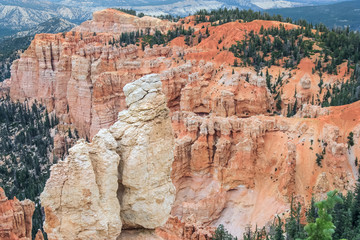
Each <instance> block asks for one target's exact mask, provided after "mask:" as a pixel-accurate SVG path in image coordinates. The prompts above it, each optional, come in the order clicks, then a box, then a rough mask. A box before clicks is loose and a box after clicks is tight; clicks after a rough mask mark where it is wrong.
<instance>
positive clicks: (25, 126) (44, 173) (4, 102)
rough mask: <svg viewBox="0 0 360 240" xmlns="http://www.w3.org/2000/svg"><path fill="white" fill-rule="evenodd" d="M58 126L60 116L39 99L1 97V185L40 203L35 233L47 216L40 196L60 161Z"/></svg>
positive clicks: (72, 135) (10, 192)
mask: <svg viewBox="0 0 360 240" xmlns="http://www.w3.org/2000/svg"><path fill="white" fill-rule="evenodd" d="M57 125H58V119H57V117H56V116H55V115H50V114H48V112H47V110H46V109H45V107H44V106H42V105H40V104H38V103H36V102H35V103H33V104H30V103H28V102H25V103H19V102H12V101H11V100H10V99H9V98H2V99H0V134H1V139H0V187H2V188H3V189H4V190H5V192H6V194H7V196H8V197H9V198H13V197H15V196H16V197H17V198H18V199H19V200H23V199H30V200H32V201H34V202H35V203H36V209H35V213H34V216H33V236H35V234H36V232H37V229H41V228H42V224H43V219H44V218H43V217H44V215H43V213H42V211H41V208H40V204H39V196H40V194H41V192H42V191H43V189H44V187H45V183H46V181H47V179H48V178H49V175H50V166H51V165H52V164H54V163H56V162H57V161H58V158H57V157H56V156H53V154H52V150H53V148H54V142H53V137H54V134H55V132H56V131H57V130H56V126H57ZM76 135H77V134H76V133H73V134H71V136H69V135H67V137H70V138H71V137H73V138H75V137H76ZM68 147H69V146H68ZM60 157H61V156H60Z"/></svg>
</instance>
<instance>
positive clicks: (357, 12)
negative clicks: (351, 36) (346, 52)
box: [266, 0, 360, 31]
mask: <svg viewBox="0 0 360 240" xmlns="http://www.w3.org/2000/svg"><path fill="white" fill-rule="evenodd" d="M266 12H268V13H270V14H280V15H282V16H283V17H291V18H292V19H294V20H298V19H305V20H307V21H309V22H312V23H314V24H316V23H320V22H321V23H324V24H325V25H327V26H328V27H330V28H332V27H345V26H350V28H351V29H352V30H356V31H359V30H360V1H358V0H354V1H346V2H340V3H335V4H329V5H322V6H308V7H295V8H283V9H270V10H267V11H266Z"/></svg>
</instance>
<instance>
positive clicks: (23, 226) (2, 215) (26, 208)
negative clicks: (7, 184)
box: [0, 188, 35, 240]
mask: <svg viewBox="0 0 360 240" xmlns="http://www.w3.org/2000/svg"><path fill="white" fill-rule="evenodd" d="M34 211H35V204H34V203H33V202H32V201H30V200H24V201H19V200H18V199H16V198H14V199H13V200H9V199H8V198H7V197H6V195H5V192H4V190H3V189H2V188H0V239H2V240H18V239H21V240H31V239H32V238H31V230H32V215H33V213H34Z"/></svg>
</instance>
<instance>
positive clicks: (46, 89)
mask: <svg viewBox="0 0 360 240" xmlns="http://www.w3.org/2000/svg"><path fill="white" fill-rule="evenodd" d="M116 14H117V13H116V12H114V11H113V10H106V11H102V12H100V13H98V14H94V20H93V21H90V22H88V23H85V24H83V25H81V26H80V27H79V28H77V29H74V32H73V33H67V34H66V35H65V37H64V36H63V35H62V34H55V35H49V34H43V35H37V36H36V38H35V39H34V41H33V42H32V44H31V46H30V48H29V49H28V50H27V51H26V52H25V53H24V54H23V55H22V56H21V59H20V60H18V61H16V62H15V63H14V65H13V68H12V78H11V84H10V85H9V86H11V87H10V88H11V89H10V95H11V97H12V98H13V99H20V100H22V99H25V98H31V99H37V100H38V101H42V102H44V103H46V105H47V107H48V110H49V111H55V112H56V114H57V116H59V117H60V120H61V122H62V123H64V124H69V125H70V124H71V125H72V126H73V127H75V128H76V129H78V130H79V132H80V134H81V135H82V136H83V137H85V136H88V137H89V138H90V137H92V136H95V135H96V134H97V133H98V132H99V130H100V129H102V128H109V130H102V131H100V132H99V133H98V135H96V136H95V138H94V139H93V141H92V143H91V144H89V143H85V142H80V143H79V144H78V145H77V146H76V147H74V149H75V152H74V151H73V150H72V151H71V153H70V156H69V157H68V159H67V160H65V161H64V162H61V163H59V166H55V167H54V170H53V173H52V177H51V178H50V180H49V183H48V186H49V188H48V189H47V190H46V192H48V193H51V195H48V193H46V192H45V193H44V194H43V198H44V203H43V204H45V205H44V206H45V211H46V212H47V219H46V226H47V228H46V229H47V231H50V235H51V234H52V233H51V232H53V233H54V235H53V236H58V235H56V234H59V236H60V235H61V234H66V233H65V232H62V231H65V229H66V228H65V227H66V225H64V228H63V227H60V225H61V221H59V219H60V218H61V219H66V218H67V217H69V218H68V219H69V220H64V221H63V223H66V222H67V223H70V222H71V224H74V226H76V229H74V228H71V227H69V229H71V230H72V231H77V232H78V233H80V232H81V234H84V236H86V234H88V233H89V234H91V233H90V232H88V230H87V229H88V227H86V226H94V228H91V229H93V230H94V231H95V232H97V233H99V234H102V235H103V236H107V237H109V238H111V237H113V236H115V235H117V234H118V233H119V232H118V231H119V228H121V225H122V228H123V229H127V231H126V233H125V231H123V232H122V236H121V237H122V239H128V238H129V239H130V237H133V238H134V239H136V237H138V236H139V234H140V235H142V236H147V237H149V239H150V237H151V238H154V239H156V238H157V237H158V236H161V237H162V238H164V239H211V234H212V231H213V229H214V227H215V226H217V225H219V224H220V223H221V224H224V225H225V226H226V228H227V229H229V230H230V232H231V233H232V234H234V235H237V236H239V237H241V236H242V232H243V231H244V229H245V226H247V225H248V224H251V225H252V226H253V227H255V226H256V225H257V226H263V225H266V224H267V223H268V222H269V221H271V220H272V219H273V217H274V215H276V214H279V213H282V212H286V211H287V210H288V209H289V203H290V199H291V197H292V196H294V197H295V198H296V199H297V200H299V201H301V202H304V203H307V202H308V201H309V200H310V198H311V196H312V194H315V195H316V196H317V197H321V196H322V194H324V193H325V192H326V191H328V190H331V189H333V188H337V189H339V190H345V189H348V188H349V187H351V186H352V185H353V183H354V179H355V178H356V177H357V170H356V166H355V164H354V162H355V158H356V156H360V148H359V145H358V144H357V142H358V141H359V137H360V126H359V125H358V124H359V122H360V119H359V117H358V116H360V104H359V103H354V104H351V105H348V106H343V107H333V108H320V107H316V106H312V105H309V104H306V105H303V107H302V110H301V111H299V112H298V113H297V115H296V116H295V117H293V118H286V117H282V116H274V114H273V113H274V112H275V110H276V106H275V99H274V98H276V96H274V95H273V94H271V92H270V91H269V89H268V88H267V86H266V85H267V84H266V78H265V70H264V71H263V74H262V75H263V76H261V75H258V74H256V72H255V71H254V70H253V69H251V68H249V67H237V68H234V67H232V66H231V65H232V64H233V63H234V56H233V54H232V53H230V52H229V51H225V49H226V48H229V47H230V46H231V44H233V43H235V42H236V41H241V40H243V38H244V36H245V33H246V31H248V32H249V31H251V30H254V31H259V30H260V28H261V26H264V28H270V27H273V26H279V25H280V23H279V22H274V21H253V22H250V23H241V22H233V23H227V24H223V25H220V26H210V24H208V25H205V27H204V28H202V26H204V24H198V25H195V24H194V23H195V22H194V21H193V22H189V23H188V21H187V19H186V22H187V23H186V24H185V27H186V28H187V27H188V26H191V27H194V28H195V30H196V34H197V35H196V36H198V34H199V32H201V34H202V36H205V31H206V28H208V29H209V32H210V36H208V37H207V38H203V39H202V41H201V43H199V44H194V46H187V45H186V44H185V43H184V37H178V38H175V39H174V40H173V41H171V42H170V43H169V44H168V45H167V46H157V45H155V46H154V47H153V48H149V47H146V48H145V49H144V50H142V48H141V46H136V45H129V46H127V47H119V46H116V45H114V46H113V45H109V44H108V43H109V40H112V39H113V37H114V36H116V34H114V32H115V33H120V32H121V31H133V30H137V29H140V28H141V27H139V26H140V25H136V24H134V21H135V20H136V18H135V17H133V16H131V17H130V16H127V15H119V16H118V15H116ZM95 15H98V16H99V17H96V18H95ZM107 19H112V20H107ZM117 21H118V22H119V24H118V25H116V24H115V25H112V22H117ZM120 23H124V25H121V24H120ZM119 25H121V27H119ZM164 26H167V24H165V25H164ZM285 27H286V28H287V29H290V28H295V27H297V26H295V25H292V24H285ZM150 28H151V29H152V31H153V30H155V28H156V27H155V28H152V27H150ZM116 29H118V30H116ZM119 29H120V30H119ZM129 29H131V30H129ZM87 31H90V32H87ZM117 31H118V32H117ZM92 32H97V34H96V36H94V34H93V33H92ZM219 39H221V40H222V42H221V43H220V44H219ZM317 57H318V56H317V55H315V56H313V59H309V58H304V59H302V60H301V62H300V64H299V65H298V69H296V70H285V69H283V68H282V67H279V66H272V67H271V68H269V69H268V70H269V73H270V74H272V75H273V76H274V77H273V78H272V79H271V84H275V82H276V81H277V78H278V77H280V75H281V77H282V81H283V82H284V84H283V85H282V86H281V88H278V89H277V91H278V93H279V97H280V99H281V100H282V109H283V110H282V114H283V115H286V108H287V104H289V103H290V104H292V103H293V102H294V101H295V99H296V100H297V102H298V104H299V105H300V104H303V103H308V102H309V101H310V100H311V98H312V96H314V95H316V94H319V90H320V88H319V82H320V77H319V76H318V75H314V74H312V68H314V67H315V65H314V64H313V61H315V59H316V58H317ZM233 70H234V72H233ZM153 73H155V74H157V75H156V76H153V75H150V76H148V77H147V78H151V79H153V78H156V79H157V80H156V81H155V82H156V84H155V85H154V86H153V87H154V88H155V89H157V90H156V92H158V91H160V82H159V81H158V80H159V79H160V81H161V83H162V87H161V88H162V91H163V92H164V94H165V96H166V99H167V100H166V104H165V98H164V96H163V95H156V96H155V95H154V93H152V90H149V87H148V86H147V84H146V83H147V80H146V79H147V78H145V80H144V79H143V80H141V81H136V80H137V79H139V78H141V77H143V76H145V75H148V74H153ZM339 76H348V75H347V73H346V71H345V68H344V67H343V66H341V68H340V69H339ZM323 80H324V84H327V85H332V84H333V83H335V82H336V81H337V79H336V78H335V77H333V76H329V75H327V74H324V76H323ZM134 81H135V82H134ZM131 82H134V84H132V85H127V86H126V87H125V88H124V86H125V85H126V84H128V83H131ZM140 82H141V83H140ZM7 86H8V85H7ZM123 89H124V90H123ZM295 90H296V95H295ZM324 92H325V91H323V92H322V94H324ZM294 95H295V96H294ZM321 97H322V95H321V93H320V95H319V98H321ZM142 100H144V101H145V100H146V101H145V102H146V104H145V102H143V103H144V105H142V104H141V105H139V102H137V101H142ZM165 105H167V107H168V108H169V109H170V112H168V111H169V110H168V109H167V108H166V107H165ZM128 106H129V107H128ZM126 108H128V110H125V111H123V112H122V113H121V114H118V112H119V111H122V110H124V109H126ZM167 114H169V116H170V117H171V120H170V119H168V118H165V116H167ZM154 116H156V118H155V119H153V117H154ZM161 119H162V120H161ZM115 122H116V123H115ZM170 122H171V124H170ZM114 123H115V124H114ZM170 125H172V128H173V130H174V131H173V133H174V137H175V143H174V146H175V150H174V162H173V165H172V173H171V179H172V181H173V184H174V185H175V186H176V198H175V202H174V204H173V207H172V209H171V215H172V216H171V217H170V218H169V219H168V220H167V221H166V220H164V219H165V218H166V216H167V214H168V212H169V211H170V210H169V206H170V205H169V203H171V202H172V201H173V194H174V193H173V191H174V189H173V187H172V186H171V184H170V180H169V178H168V176H165V175H162V174H160V175H157V174H158V173H157V174H155V173H156V172H152V171H156V170H157V169H159V171H160V170H161V172H162V173H165V172H167V173H169V172H170V170H169V169H170V166H169V165H166V166H163V165H161V166H154V165H152V164H151V162H149V161H150V159H156V161H158V159H159V158H161V159H170V157H171V156H170V155H171V154H172V152H171V150H170V149H172V148H171V147H170V145H171V144H172V143H173V142H172V141H173V139H172V138H170V135H171V133H170ZM351 131H352V132H353V133H354V140H355V146H354V147H350V148H348V146H347V136H348V135H349V133H350V132H351ZM159 139H166V141H165V140H159ZM147 144H148V145H147ZM157 147H159V148H157ZM162 147H163V148H162ZM164 149H168V151H164ZM323 152H324V160H323V162H322V167H319V166H318V165H317V164H316V154H323ZM80 153H82V154H80ZM102 154H105V155H106V156H109V157H106V158H103V157H102ZM80 155H81V156H80ZM111 159H112V160H111ZM126 159H128V160H129V161H126ZM142 159H146V160H149V161H140V160H142ZM109 161H110V162H109ZM117 161H119V162H120V164H119V176H120V177H119V178H118V179H115V174H116V173H115V172H107V171H109V170H108V169H101V168H98V166H101V165H105V166H107V165H109V164H110V165H111V166H113V165H116V162H117ZM60 166H61V167H60ZM82 168H84V169H85V170H86V172H87V173H88V174H85V175H86V176H83V175H79V174H80V173H82V172H81V171H84V170H81V169H82ZM80 170H81V171H80ZM145 170H146V171H148V170H151V171H149V172H146V174H143V173H144V171H145ZM62 171H63V172H62ZM105 173H106V175H108V176H109V178H106V180H105V179H103V177H102V176H105V175H104V174H105ZM127 173H129V175H126V174H127ZM78 175H79V176H78ZM56 176H57V177H56ZM160 177H161V179H162V180H160ZM66 179H70V180H69V181H70V182H71V181H75V182H73V184H70V182H69V183H68V184H69V186H76V189H77V192H79V193H77V194H78V195H74V196H77V197H79V198H80V199H82V201H74V203H76V206H79V207H80V206H81V207H85V208H86V209H87V210H86V211H85V213H87V214H95V213H96V214H98V213H100V212H101V213H104V214H102V215H101V216H98V215H97V216H96V217H93V218H92V222H90V223H89V222H85V221H84V222H83V223H81V221H77V220H78V219H79V215H78V213H77V211H76V209H74V208H73V205H72V204H73V202H72V201H70V199H71V197H72V194H70V193H71V191H72V189H69V187H68V188H64V189H65V190H66V191H69V193H66V194H65V195H63V194H60V192H61V191H60V189H63V188H60V187H59V186H61V184H57V182H59V183H64V186H66V181H67V180H66ZM110 179H111V181H110ZM164 179H166V180H164ZM102 181H110V182H111V191H109V192H111V195H107V194H103V192H108V191H107V190H106V189H107V188H106V189H101V187H100V185H99V184H98V182H102ZM110 182H108V184H106V185H110ZM145 182H146V183H147V184H143V183H145ZM75 183H77V184H75ZM85 183H87V184H86V185H85ZM157 183H160V186H157ZM161 184H163V185H161ZM88 185H89V186H88ZM145 185H147V187H148V188H149V189H151V190H149V191H148V189H147V188H146V189H144V188H143V187H144V186H145ZM90 186H92V187H91V189H90ZM86 189H87V190H86ZM114 189H117V191H118V192H117V193H116V195H114V192H113V191H114ZM82 190H84V191H85V192H83V191H82ZM50 196H64V197H66V198H67V200H66V201H64V202H63V201H62V204H63V203H64V204H63V207H61V208H60V207H59V206H60V205H59V201H60V200H59V197H57V198H54V199H51V198H50ZM139 196H140V197H139ZM159 196H161V199H159ZM115 198H117V199H118V201H116V199H115ZM149 199H152V200H153V201H154V202H152V201H150V202H149ZM102 202H104V203H105V202H108V203H107V204H108V205H109V206H110V205H111V204H113V205H111V206H114V209H116V211H115V212H119V211H120V212H121V213H120V218H121V222H120V221H119V219H118V218H116V219H115V220H114V219H112V218H113V217H114V216H112V214H110V213H109V212H108V210H107V209H106V205H104V204H102ZM65 203H66V204H69V205H66V204H65ZM50 206H51V207H50ZM269 206H270V207H269ZM118 208H120V210H119V211H118ZM155 209H158V210H157V211H156V212H154V211H155ZM113 212H114V211H113ZM113 212H112V213H113ZM108 213H109V214H108ZM163 213H164V214H163ZM155 214H159V215H155ZM59 217H60V218H59ZM116 217H118V215H116ZM71 218H73V219H71ZM146 218H150V219H152V220H151V221H147V222H146V223H145V222H144V219H146ZM74 219H76V221H77V222H76V223H73V222H74V221H75V220H74ZM80 220H81V219H80ZM110 221H113V223H114V226H113V227H112V228H111V229H113V230H110V227H111V226H110V225H106V224H105V223H107V222H110ZM165 221H166V223H165ZM103 223H104V224H103ZM164 223H165V224H164ZM51 224H54V225H51ZM59 224H60V225H59ZM157 226H162V227H160V228H157V230H156V234H157V235H154V232H153V231H151V232H148V231H146V230H143V229H142V230H139V231H130V230H128V229H131V228H151V229H152V228H155V227H157ZM92 233H94V232H92Z"/></svg>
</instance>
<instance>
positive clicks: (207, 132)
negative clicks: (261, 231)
mask: <svg viewBox="0 0 360 240" xmlns="http://www.w3.org/2000/svg"><path fill="white" fill-rule="evenodd" d="M359 110H360V104H359V103H356V104H353V105H350V106H349V107H348V108H346V109H343V112H342V113H341V115H340V116H338V115H337V114H335V113H333V114H331V113H330V114H329V115H326V116H322V117H318V118H316V119H289V118H284V117H267V116H253V117H250V118H247V119H244V118H237V117H230V118H224V117H218V116H206V117H202V116H198V115H196V114H194V113H189V112H177V113H175V114H174V115H173V126H174V130H175V132H176V133H177V134H178V135H177V139H176V144H175V161H174V164H173V172H172V177H173V180H174V184H175V186H176V188H177V189H178V191H177V195H176V201H175V204H174V207H173V210H172V215H173V216H174V217H178V218H179V219H182V221H184V222H185V223H188V224H191V223H193V225H194V226H197V225H200V226H204V225H205V226H206V225H210V226H211V225H215V226H217V225H218V224H224V225H225V226H226V228H227V229H228V230H229V231H231V232H232V233H233V234H235V235H237V236H242V233H243V232H244V230H245V227H246V226H247V225H252V226H253V227H255V224H257V225H258V226H266V225H267V224H268V223H270V221H269V220H271V218H269V216H275V215H276V214H280V213H283V212H286V211H288V210H289V202H290V201H291V197H292V196H294V197H295V198H296V199H297V200H298V201H300V202H303V203H307V202H308V201H309V200H310V199H311V197H312V194H315V196H317V197H321V196H323V195H324V194H325V193H326V192H327V191H329V190H331V189H335V188H336V189H340V190H346V189H349V188H351V186H353V185H354V184H355V181H354V179H355V178H356V177H357V170H356V166H355V158H354V156H356V155H357V154H358V152H359V149H358V147H357V146H356V147H352V148H350V149H348V145H347V143H346V141H347V138H346V137H347V136H348V135H349V132H350V131H353V132H354V133H355V132H357V130H356V129H358V120H355V121H354V119H355V117H354V116H357V115H356V114H357V113H358V112H359ZM335 111H336V110H335V109H334V112H335ZM356 119H358V118H356ZM344 126H346V128H344ZM357 141H358V139H357ZM323 152H326V153H325V154H326V156H325V158H324V160H323V162H322V167H319V166H318V165H317V164H316V161H315V159H316V154H320V155H321V154H322V153H323ZM269 206H271V207H269ZM171 221H173V220H171ZM199 223H201V224H199ZM171 227H173V226H172V225H170V228H171ZM164 228H165V230H164V231H165V232H166V231H167V228H169V226H165V227H164ZM184 230H185V229H184ZM199 230H201V228H199ZM182 234H185V232H183V233H182ZM197 234H200V233H197ZM183 236H185V235H183ZM186 239H188V238H186Z"/></svg>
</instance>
